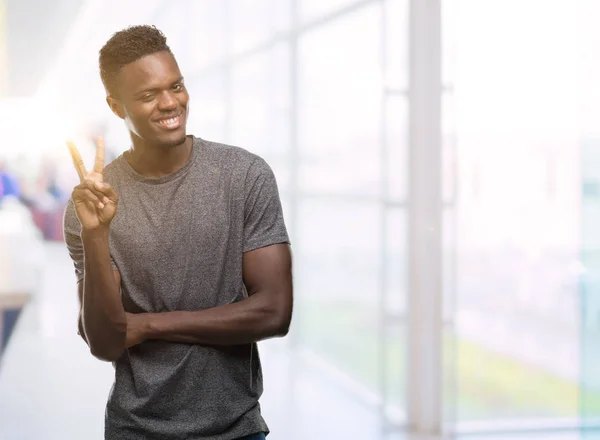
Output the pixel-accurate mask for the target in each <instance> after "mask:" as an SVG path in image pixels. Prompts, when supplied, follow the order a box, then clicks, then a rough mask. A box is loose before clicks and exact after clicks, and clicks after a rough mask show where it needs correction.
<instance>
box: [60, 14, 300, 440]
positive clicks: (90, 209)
mask: <svg viewBox="0 0 600 440" xmlns="http://www.w3.org/2000/svg"><path fill="white" fill-rule="evenodd" d="M100 75H101V78H102V81H103V83H104V86H105V88H106V92H107V98H106V100H107V103H108V105H109V106H110V108H111V110H112V111H113V112H114V113H115V115H117V116H118V117H119V118H121V119H123V120H124V121H125V124H126V126H127V128H128V130H129V132H130V134H131V141H132V145H131V148H130V149H129V150H128V151H127V152H125V153H124V154H123V155H121V156H119V157H118V158H117V159H115V160H114V161H113V162H111V163H110V164H109V165H107V166H106V168H105V169H104V166H103V163H104V146H103V144H102V142H101V141H100V142H99V143H98V150H97V154H96V163H95V166H94V168H93V170H92V171H90V172H87V171H86V169H85V167H84V165H83V162H82V161H81V156H80V155H79V153H78V152H77V149H76V148H75V147H74V146H73V145H69V146H70V149H71V153H72V155H73V159H74V163H75V166H76V169H77V171H78V173H79V177H80V180H81V184H80V185H78V186H76V187H75V189H74V191H73V194H72V198H71V200H70V201H69V203H68V206H67V208H66V212H65V221H64V231H65V241H66V243H67V247H68V250H69V253H70V256H71V258H72V259H73V262H74V265H75V272H76V275H77V279H78V286H79V298H80V301H81V311H80V315H79V316H80V317H79V333H80V334H81V336H82V337H83V339H84V340H85V341H86V343H87V344H88V345H89V347H90V350H91V353H92V354H93V355H94V356H96V357H97V358H99V359H102V360H105V361H111V362H113V363H114V367H115V383H114V386H113V388H112V390H111V393H110V396H109V400H108V404H107V408H106V420H105V438H106V439H111V440H112V439H127V440H136V439H140V440H141V439H164V440H168V439H188V440H195V439H198V440H199V439H204V440H209V439H210V440H231V439H242V438H243V439H261V438H264V436H265V435H266V434H268V432H269V430H268V427H267V425H266V423H265V421H264V420H263V418H262V416H261V412H260V405H259V398H260V396H261V394H262V372H261V366H260V360H259V356H258V351H257V345H256V342H257V341H259V340H263V339H266V338H271V337H279V336H284V335H286V334H287V332H288V328H289V325H290V321H291V315H292V302H293V301H292V276H291V255H290V249H289V240H288V235H287V232H286V227H285V224H284V221H283V216H282V209H281V203H280V200H279V194H278V189H277V184H276V181H275V177H274V175H273V172H272V171H271V169H270V167H269V166H268V165H267V164H266V163H265V161H264V160H263V159H261V158H260V157H258V156H256V155H254V154H252V153H249V152H248V151H245V150H243V149H241V148H237V147H232V146H227V145H222V144H217V143H214V142H209V141H206V140H203V139H200V138H197V137H194V136H189V135H186V128H185V126H186V120H187V115H188V101H189V96H188V93H187V91H186V89H185V86H184V83H183V77H182V75H181V72H180V71H179V68H178V66H177V62H176V61H175V58H174V56H173V54H172V53H171V51H170V49H169V47H168V46H167V43H166V38H165V37H164V35H163V34H162V33H161V32H160V31H159V30H157V29H156V28H154V27H150V26H134V27H130V28H127V29H125V30H123V31H120V32H117V33H116V34H115V35H114V36H113V37H112V38H111V39H110V40H109V41H108V42H107V43H106V45H105V46H104V47H103V48H102V50H101V51H100ZM205 111H210V109H205Z"/></svg>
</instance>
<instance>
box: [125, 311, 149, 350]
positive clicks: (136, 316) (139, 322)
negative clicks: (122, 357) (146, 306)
mask: <svg viewBox="0 0 600 440" xmlns="http://www.w3.org/2000/svg"><path fill="white" fill-rule="evenodd" d="M125 315H127V338H126V339H125V347H126V348H129V347H133V346H134V345H138V344H141V343H142V342H144V341H145V340H146V339H148V336H149V332H150V319H149V318H150V316H151V315H150V314H149V313H125Z"/></svg>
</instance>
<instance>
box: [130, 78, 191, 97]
mask: <svg viewBox="0 0 600 440" xmlns="http://www.w3.org/2000/svg"><path fill="white" fill-rule="evenodd" d="M180 82H183V76H180V77H179V78H178V79H177V80H176V81H173V83H171V87H173V86H174V85H175V84H177V83H180ZM158 89H159V88H158V87H150V88H147V89H142V90H138V91H137V92H135V93H134V95H135V96H137V95H141V94H142V93H148V92H155V91H157V90H158Z"/></svg>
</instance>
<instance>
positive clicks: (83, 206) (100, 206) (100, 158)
mask: <svg viewBox="0 0 600 440" xmlns="http://www.w3.org/2000/svg"><path fill="white" fill-rule="evenodd" d="M67 145H68V147H69V151H70V152H71V157H72V158H73V164H74V165H75V169H76V170H77V174H79V180H80V182H81V183H80V184H79V185H77V186H76V187H75V189H74V190H73V193H72V199H73V203H74V204H75V212H76V213H77V218H78V219H79V222H80V223H81V228H82V230H83V231H95V230H98V229H101V228H103V227H106V228H108V226H109V225H110V222H111V221H112V219H113V218H114V217H115V214H116V213H117V202H118V200H119V196H118V195H117V193H116V192H115V191H114V190H113V189H112V188H111V187H110V185H109V184H107V183H104V176H103V174H102V173H103V171H104V141H103V140H102V138H98V140H97V147H96V160H95V163H94V168H93V170H92V171H91V172H89V173H88V172H87V171H86V168H85V165H84V163H83V159H82V158H81V154H79V151H78V150H77V147H76V146H75V144H73V143H72V142H70V141H69V142H67Z"/></svg>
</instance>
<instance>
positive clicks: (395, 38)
mask: <svg viewBox="0 0 600 440" xmlns="http://www.w3.org/2000/svg"><path fill="white" fill-rule="evenodd" d="M383 7H384V26H385V34H384V38H385V43H384V44H385V72H384V77H385V86H386V87H387V88H388V89H391V90H395V91H406V90H407V89H408V35H409V28H408V23H409V22H408V19H409V17H408V12H409V9H408V0H385V2H384V4H383Z"/></svg>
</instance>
